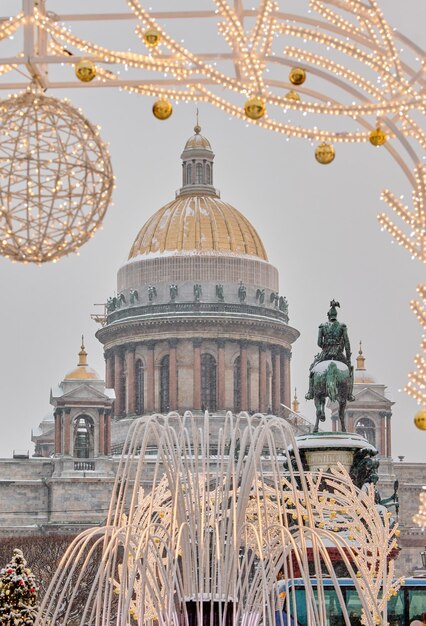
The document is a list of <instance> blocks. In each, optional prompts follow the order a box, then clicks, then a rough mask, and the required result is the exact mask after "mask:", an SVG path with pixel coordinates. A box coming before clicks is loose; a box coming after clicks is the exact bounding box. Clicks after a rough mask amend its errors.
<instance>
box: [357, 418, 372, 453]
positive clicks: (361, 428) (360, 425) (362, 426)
mask: <svg viewBox="0 0 426 626" xmlns="http://www.w3.org/2000/svg"><path fill="white" fill-rule="evenodd" d="M355 432H356V433H357V434H358V435H361V437H364V439H367V441H368V443H371V445H372V446H375V445H376V425H375V423H374V422H373V420H370V419H369V418H368V417H361V419H360V420H358V422H357V423H356V427H355Z"/></svg>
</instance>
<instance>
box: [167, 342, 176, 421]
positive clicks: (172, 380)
mask: <svg viewBox="0 0 426 626" xmlns="http://www.w3.org/2000/svg"><path fill="white" fill-rule="evenodd" d="M177 343H178V342H177V339H170V341H169V346H170V349H169V405H170V411H177V410H178V397H177V396H178V386H177V357H176V348H177Z"/></svg>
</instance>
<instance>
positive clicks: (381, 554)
mask: <svg viewBox="0 0 426 626" xmlns="http://www.w3.org/2000/svg"><path fill="white" fill-rule="evenodd" d="M211 433H215V434H214V435H212V434H211ZM289 446H291V447H292V448H293V450H294V451H295V456H294V460H293V463H292V462H291V458H290V455H289V452H288V448H289ZM284 462H286V467H287V469H286V470H284V468H283V464H284ZM398 533H399V531H398V530H397V528H396V526H392V525H391V524H390V520H389V517H388V516H387V515H385V516H384V517H382V516H380V514H379V513H378V511H377V510H376V508H375V506H374V494H373V492H372V491H371V492H370V493H360V492H359V490H357V488H356V487H354V486H353V484H352V482H351V480H350V478H349V476H348V474H347V473H346V472H345V471H344V470H343V469H342V468H341V469H340V470H336V471H334V472H333V473H332V474H322V473H321V474H312V473H309V472H308V473H304V471H303V469H302V466H301V462H300V457H299V454H298V451H297V446H296V442H295V439H294V436H293V434H292V431H291V427H290V426H289V425H288V424H287V423H286V422H285V421H284V420H282V419H279V418H276V417H272V416H269V417H266V416H264V415H260V414H257V415H254V416H251V417H250V416H248V415H247V414H240V416H238V417H235V416H233V415H232V414H231V413H228V414H227V416H226V419H225V420H224V422H222V427H221V428H220V429H219V430H218V431H217V425H216V424H215V418H210V419H209V416H208V414H207V413H206V415H205V416H198V417H196V416H192V414H191V413H186V414H185V416H184V417H183V418H182V417H180V416H179V415H178V414H176V413H170V414H169V415H168V416H166V417H165V416H163V415H153V416H149V417H145V418H140V419H139V420H136V421H135V422H134V423H133V425H132V427H131V429H130V431H129V435H128V437H127V441H126V444H125V447H124V451H123V456H122V459H121V462H120V466H119V469H118V473H117V477H116V481H115V485H114V490H113V495H112V498H111V504H110V508H109V514H108V518H107V521H106V525H105V526H104V527H103V528H94V529H90V530H87V531H84V532H83V533H82V534H81V535H80V536H79V537H78V538H77V539H76V540H75V541H74V542H73V544H71V546H70V547H69V549H68V551H67V553H66V554H65V556H64V558H63V560H62V562H61V564H60V566H59V569H58V571H57V573H56V575H55V577H54V579H53V581H52V584H51V587H50V588H49V590H48V592H47V593H46V596H45V599H44V603H43V605H42V607H41V612H40V615H39V618H38V621H37V622H36V624H42V623H43V624H44V623H48V624H50V625H51V626H54V625H55V624H60V623H68V620H69V619H70V617H71V616H74V617H75V618H77V621H76V622H75V623H80V624H81V625H83V624H96V625H99V626H100V625H105V626H106V625H108V626H109V625H110V624H113V623H116V624H118V625H121V624H122V625H124V624H126V625H127V624H141V625H142V624H145V623H158V624H159V625H160V626H163V625H164V626H180V625H181V624H194V623H197V624H207V623H214V624H217V625H218V626H222V625H228V624H244V625H247V626H248V625H250V626H257V625H258V624H259V625H260V624H275V623H276V624H280V625H281V626H283V624H284V623H285V621H284V618H283V614H282V610H283V608H284V609H285V610H286V611H287V612H290V611H291V612H292V613H293V615H294V618H295V621H296V620H297V611H299V612H302V611H303V614H304V615H305V618H304V619H307V620H308V623H309V624H311V625H312V626H319V625H320V624H324V623H325V622H326V621H327V620H326V616H325V611H326V603H325V602H324V597H323V593H324V589H323V586H322V584H321V583H322V582H323V580H324V578H328V580H329V584H331V585H332V587H334V589H335V590H336V606H340V607H341V610H342V613H343V616H344V623H345V625H346V626H350V623H351V622H350V616H349V615H348V610H347V609H346V607H345V603H344V600H343V597H342V595H341V591H340V588H339V583H338V580H337V576H338V574H337V573H336V571H335V568H334V564H335V560H334V559H335V557H336V554H337V557H338V560H340V561H343V562H344V563H345V565H346V567H347V569H348V572H349V575H350V576H351V577H352V579H353V581H354V584H355V586H356V589H357V590H358V593H359V596H360V598H361V602H362V606H363V623H364V624H366V625H369V626H370V625H371V626H372V625H373V624H379V625H383V626H385V625H386V624H387V615H386V611H387V608H386V607H387V600H388V598H390V597H391V595H393V594H395V592H396V590H397V588H398V586H399V584H400V581H395V580H394V579H393V573H394V568H393V560H392V557H393V556H394V555H395V548H396V545H397V540H396V536H397V535H398ZM97 551H100V552H101V555H100V560H99V569H98V572H97V575H96V578H95V580H94V582H93V584H92V586H91V587H90V588H89V589H87V590H86V600H85V603H84V604H83V605H81V597H82V596H81V589H80V583H81V582H82V581H84V580H85V572H86V570H87V568H88V567H89V566H90V562H91V559H93V558H94V555H95V554H96V552H97ZM332 554H334V555H335V556H334V559H333V557H332V556H331V555H332ZM98 557H99V554H98ZM295 577H301V578H302V579H303V580H304V583H305V586H306V602H304V603H302V604H300V603H299V604H297V605H296V603H295V595H294V587H291V584H290V581H292V580H293V579H294V578H295ZM280 578H281V579H282V580H281V581H280V582H278V579H280ZM312 578H316V579H317V581H318V589H317V592H315V593H314V589H313V587H312ZM381 588H382V589H383V593H382V592H381V591H380V589H381ZM65 598H66V601H65ZM330 610H331V609H330V607H328V611H330Z"/></svg>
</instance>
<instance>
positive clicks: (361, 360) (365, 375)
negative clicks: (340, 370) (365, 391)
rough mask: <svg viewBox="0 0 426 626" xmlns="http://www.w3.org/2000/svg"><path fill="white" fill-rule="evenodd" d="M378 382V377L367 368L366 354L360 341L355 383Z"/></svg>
mask: <svg viewBox="0 0 426 626" xmlns="http://www.w3.org/2000/svg"><path fill="white" fill-rule="evenodd" d="M375 382H376V379H375V378H374V376H372V374H370V372H367V370H366V369H365V356H364V353H363V351H362V343H361V341H360V342H359V351H358V356H357V358H356V370H355V373H354V383H365V384H367V385H368V384H373V383H375Z"/></svg>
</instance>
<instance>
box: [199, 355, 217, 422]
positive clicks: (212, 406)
mask: <svg viewBox="0 0 426 626" xmlns="http://www.w3.org/2000/svg"><path fill="white" fill-rule="evenodd" d="M201 406H202V407H204V409H206V410H208V411H215V410H216V359H215V358H214V356H212V355H211V354H207V353H206V354H202V355H201Z"/></svg>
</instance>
